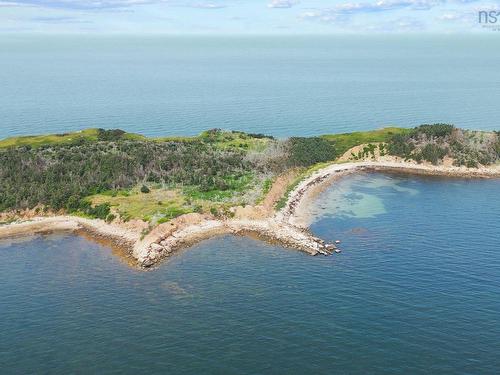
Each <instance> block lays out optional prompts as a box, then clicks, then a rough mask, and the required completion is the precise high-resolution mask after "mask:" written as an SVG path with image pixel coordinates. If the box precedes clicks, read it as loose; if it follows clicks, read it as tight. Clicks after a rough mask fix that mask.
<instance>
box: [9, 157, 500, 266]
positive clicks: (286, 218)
mask: <svg viewBox="0 0 500 375" xmlns="http://www.w3.org/2000/svg"><path fill="white" fill-rule="evenodd" d="M360 170H385V171H387V170H389V171H399V172H404V173H416V174H427V175H443V176H457V177H471V178H474V177H500V166H499V165H496V166H492V167H488V168H486V167H482V168H465V167H454V166H449V165H446V166H444V165H442V166H432V165H422V164H417V163H411V162H402V161H394V160H382V161H381V160H379V161H360V162H352V163H342V164H331V165H329V166H326V167H324V168H322V169H320V170H317V171H315V172H314V173H312V174H311V175H310V176H308V177H307V178H305V179H304V180H303V181H302V182H300V183H299V184H298V185H297V187H296V188H295V189H294V190H293V191H292V192H291V193H290V195H289V198H288V201H287V203H286V205H285V207H284V208H283V209H282V210H280V211H279V212H278V213H276V214H274V213H267V217H260V218H255V217H254V216H252V217H248V218H245V217H241V215H240V216H238V218H235V219H227V220H220V219H216V218H214V217H213V216H210V215H201V214H187V215H182V216H180V217H178V218H176V219H174V220H172V221H171V222H168V223H165V224H161V225H159V226H157V227H156V228H154V229H153V230H152V231H151V232H150V233H149V234H147V235H146V236H144V237H143V236H142V235H141V232H142V230H143V229H144V225H139V224H137V225H136V226H134V225H130V224H128V225H125V224H124V223H118V224H115V223H113V224H108V223H106V222H104V221H102V220H91V219H85V218H80V217H74V216H53V217H39V218H33V219H30V220H29V221H23V222H14V223H10V224H5V225H0V238H4V237H13V236H21V235H26V234H41V233H48V232H55V231H79V230H84V231H85V232H86V233H89V234H90V235H91V236H93V237H97V238H106V239H109V240H111V241H112V242H113V243H114V244H116V245H118V246H120V247H122V248H124V249H126V250H127V252H128V253H129V254H130V255H131V256H132V257H133V258H134V259H135V261H136V262H137V266H138V267H140V268H149V267H151V266H153V265H155V264H157V263H158V262H159V261H160V260H162V259H165V258H168V257H170V256H171V255H172V254H174V253H175V252H177V251H178V250H180V249H183V248H186V247H189V246H191V245H193V244H194V243H196V242H199V241H202V240H204V239H207V238H211V237H213V236H216V235H222V234H235V235H251V236H257V237H258V238H261V239H263V240H266V241H270V242H273V243H278V244H280V245H282V246H285V247H290V248H295V249H299V250H302V251H304V252H306V253H307V254H310V255H318V254H323V255H329V254H331V253H332V252H333V251H334V250H335V249H336V247H335V245H334V244H326V243H325V242H324V241H323V240H321V239H320V238H317V237H315V236H313V235H312V234H311V233H310V232H309V231H308V230H307V224H308V214H307V209H306V206H307V202H308V201H309V199H311V198H312V197H313V196H314V195H315V194H316V193H317V192H318V191H321V189H323V188H324V187H325V186H328V184H330V183H332V181H333V180H335V179H336V178H339V177H341V176H344V175H346V174H349V173H353V172H356V171H360ZM257 208H258V207H257ZM250 211H252V210H250ZM253 211H255V210H253ZM257 211H259V210H257ZM266 211H268V210H260V211H259V212H266Z"/></svg>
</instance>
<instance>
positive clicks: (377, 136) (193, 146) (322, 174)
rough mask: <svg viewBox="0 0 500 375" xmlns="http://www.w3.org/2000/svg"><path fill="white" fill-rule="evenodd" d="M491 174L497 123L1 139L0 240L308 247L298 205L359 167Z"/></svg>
mask: <svg viewBox="0 0 500 375" xmlns="http://www.w3.org/2000/svg"><path fill="white" fill-rule="evenodd" d="M361 170H363V171H372V170H384V171H400V172H401V171H403V172H405V173H419V174H431V175H445V176H451V177H453V176H458V177H481V178H491V177H500V132H499V131H472V130H463V129H459V128H456V127H455V126H453V125H450V124H425V125H420V126H418V127H415V128H412V129H407V128H396V127H390V128H383V129H378V130H373V131H366V132H353V133H346V134H331V135H323V136H315V137H290V138H288V139H276V138H274V137H271V136H267V135H264V134H251V133H245V132H239V131H225V130H221V129H212V130H208V131H205V132H203V133H202V134H200V135H199V136H195V137H163V138H148V137H145V136H142V135H139V134H132V133H127V132H124V131H122V130H119V129H112V130H104V129H86V130H82V131H78V132H73V133H65V134H54V135H41V136H25V137H14V138H7V139H4V140H2V141H0V238H7V237H14V236H25V235H27V234H38V233H48V232H54V231H74V232H77V233H80V234H82V235H86V236H89V237H90V238H92V239H96V240H104V241H107V242H109V243H111V244H112V245H113V246H116V247H118V248H120V249H121V250H122V254H123V255H124V257H125V258H127V259H128V263H129V264H131V265H134V266H136V267H138V268H140V269H148V268H151V267H152V266H153V265H155V264H158V262H160V261H161V260H163V259H167V258H169V257H170V256H172V254H174V253H176V252H177V251H179V250H181V249H185V248H188V247H189V246H191V245H192V244H194V243H196V242H198V241H201V240H203V239H206V238H210V237H212V236H215V235H221V234H227V233H232V234H235V235H249V236H257V237H258V238H261V239H264V240H267V241H271V242H276V243H279V244H280V245H282V246H285V247H291V248H295V249H299V250H302V251H304V252H306V253H308V254H310V255H318V254H323V255H330V254H332V253H334V252H336V251H338V250H337V247H336V245H335V244H333V243H325V241H323V240H322V239H320V238H317V237H315V236H314V235H312V234H311V233H310V231H309V230H308V226H309V224H310V219H311V218H310V217H308V210H307V205H308V203H309V202H310V199H311V198H312V197H313V196H314V195H315V194H317V192H319V191H321V189H324V188H325V186H328V185H329V184H331V183H332V181H334V180H335V179H336V178H339V177H341V176H344V175H346V174H349V173H354V172H356V171H361Z"/></svg>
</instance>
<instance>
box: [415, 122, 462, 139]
mask: <svg viewBox="0 0 500 375" xmlns="http://www.w3.org/2000/svg"><path fill="white" fill-rule="evenodd" d="M453 129H455V126H453V125H450V124H431V125H428V124H425V125H420V126H418V127H416V128H415V129H414V133H415V134H425V135H426V136H427V137H430V138H432V137H438V138H443V137H446V136H447V135H450V134H451V132H452V131H453Z"/></svg>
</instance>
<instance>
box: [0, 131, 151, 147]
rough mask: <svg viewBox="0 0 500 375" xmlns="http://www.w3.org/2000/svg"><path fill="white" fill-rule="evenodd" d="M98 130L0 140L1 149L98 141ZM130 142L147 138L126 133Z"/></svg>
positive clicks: (125, 136)
mask: <svg viewBox="0 0 500 375" xmlns="http://www.w3.org/2000/svg"><path fill="white" fill-rule="evenodd" d="M97 136H98V130H97V129H85V130H81V131H77V132H72V133H63V134H47V135H27V136H22V137H12V138H6V139H3V140H0V148H7V147H18V146H31V147H33V148H37V147H41V146H50V145H56V144H71V143H75V142H78V141H82V140H85V141H97ZM123 137H124V138H125V139H130V140H144V139H147V138H146V137H144V136H142V135H140V134H133V133H126V134H124V136H123Z"/></svg>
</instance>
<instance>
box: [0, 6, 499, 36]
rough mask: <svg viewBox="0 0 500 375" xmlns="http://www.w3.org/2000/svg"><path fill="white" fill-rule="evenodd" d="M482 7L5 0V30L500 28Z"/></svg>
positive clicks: (1, 21) (0, 11) (0, 26)
mask: <svg viewBox="0 0 500 375" xmlns="http://www.w3.org/2000/svg"><path fill="white" fill-rule="evenodd" d="M481 10H488V11H500V0H366V1H365V0H359V1H358V0H192V1H191V0H0V33H23V32H26V33H33V32H34V33H56V34H57V33H90V34H122V33H123V34H225V35H232V34H339V33H340V34H342V33H359V34H367V33H370V34H371V33H475V32H491V31H494V30H492V29H491V28H489V29H488V28H485V27H483V25H480V24H479V22H478V11H481ZM498 26H499V27H500V17H499V23H498ZM497 35H499V36H500V34H497Z"/></svg>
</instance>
